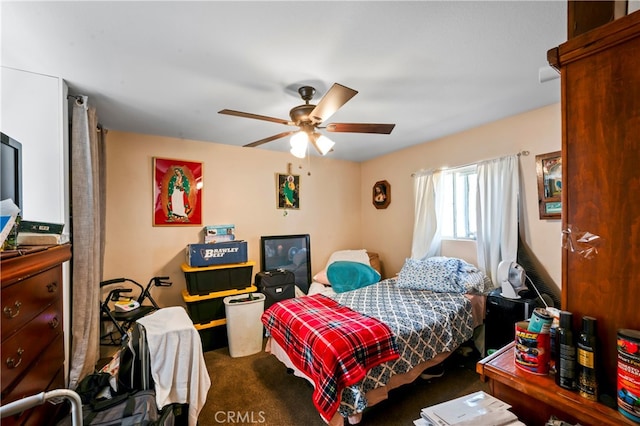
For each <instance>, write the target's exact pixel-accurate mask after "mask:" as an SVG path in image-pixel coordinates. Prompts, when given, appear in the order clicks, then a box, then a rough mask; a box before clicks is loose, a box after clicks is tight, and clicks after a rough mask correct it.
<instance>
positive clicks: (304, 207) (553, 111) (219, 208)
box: [104, 104, 561, 306]
mask: <svg viewBox="0 0 640 426" xmlns="http://www.w3.org/2000/svg"><path fill="white" fill-rule="evenodd" d="M560 130H561V121H560V105H559V104H556V105H551V106H548V107H544V108H540V109H538V110H534V111H531V112H528V113H525V114H520V115H517V116H514V117H510V118H507V119H504V120H500V121H496V122H494V123H490V124H488V125H485V126H481V127H478V128H474V129H471V130H468V131H465V132H462V133H459V134H456V135H452V136H448V137H446V138H442V139H439V140H435V141H432V142H428V143H424V144H422V145H419V146H415V147H412V148H408V149H404V150H401V151H397V152H395V153H392V154H389V155H385V156H382V157H379V158H376V159H373V160H370V161H367V162H363V163H353V162H348V161H340V160H334V159H331V158H318V157H315V156H314V157H312V158H311V159H310V160H306V159H305V160H298V159H296V158H294V157H292V156H291V155H290V154H289V153H281V152H273V151H269V150H265V149H259V148H257V149H249V148H242V147H234V146H228V145H221V144H213V143H206V142H198V141H189V140H182V139H174V138H164V137H157V136H149V135H140V134H132V133H122V132H115V131H110V132H108V134H107V239H106V257H105V274H104V277H105V279H108V278H115V277H121V276H125V277H130V278H134V279H136V280H138V281H140V282H143V283H146V282H147V281H148V280H149V278H151V277H152V276H154V275H168V276H170V277H171V279H172V281H173V282H174V286H173V287H172V288H168V289H160V290H156V291H155V292H154V297H156V300H157V301H158V302H159V303H160V304H161V305H164V306H167V305H177V304H182V303H183V301H182V296H181V291H182V290H183V289H184V288H185V281H184V275H183V273H182V270H181V268H180V266H181V264H182V263H183V262H184V248H185V247H186V245H187V244H190V243H196V242H200V241H201V239H202V233H201V232H202V227H201V226H195V227H173V226H172V227H153V226H152V199H153V195H152V194H153V192H152V176H153V172H152V158H153V157H154V156H155V157H161V158H176V159H184V160H191V161H202V162H204V190H203V222H204V224H210V225H212V224H223V223H233V224H235V225H236V234H237V236H238V238H241V239H244V240H247V241H248V248H249V259H250V260H254V261H255V262H256V265H257V266H256V268H255V269H254V273H255V272H257V269H258V268H259V264H260V248H259V244H258V243H259V238H260V236H261V235H280V234H301V233H304V234H306V233H308V234H310V235H311V254H312V259H311V264H312V272H313V273H316V272H318V271H319V270H320V269H322V268H323V267H324V265H325V263H326V261H327V259H328V257H329V255H330V254H331V252H333V251H334V250H338V249H353V248H366V249H368V250H371V251H376V252H378V253H379V254H380V258H381V261H382V263H383V273H384V275H385V276H392V275H394V274H396V273H397V272H398V271H399V270H400V268H401V267H402V264H403V262H404V259H405V258H406V257H408V256H409V255H410V251H411V234H412V228H413V195H412V193H413V182H412V178H411V174H412V173H413V172H415V171H417V170H419V169H430V168H442V167H445V166H459V165H464V164H469V163H473V162H477V161H479V160H485V159H491V158H496V157H500V156H504V155H508V154H515V153H516V152H519V151H522V150H527V151H529V152H530V155H529V156H522V157H520V166H521V171H522V176H523V178H524V179H523V183H522V202H523V205H524V206H525V209H524V210H525V211H524V214H523V218H524V221H523V224H522V225H523V226H522V227H523V230H524V235H525V240H526V242H527V244H528V245H529V246H530V247H531V248H532V250H533V252H534V253H535V255H536V256H537V257H538V260H539V262H540V263H541V264H542V265H543V266H544V268H545V269H546V272H547V273H548V275H549V276H550V277H551V279H553V280H554V281H555V283H556V284H557V286H558V287H560V276H561V273H560V272H561V251H560V221H559V220H540V219H539V216H538V207H537V181H536V168H535V156H536V155H538V154H543V153H547V152H552V151H558V150H560V145H561V132H560ZM389 143H391V144H393V134H392V135H391V136H390V139H389ZM309 161H310V162H309ZM288 163H292V172H293V173H294V174H299V175H300V179H301V184H300V187H301V193H302V195H301V208H300V210H298V211H289V212H288V214H287V215H286V216H285V215H283V211H282V210H279V209H277V208H276V189H275V174H276V173H285V172H286V171H287V164H288ZM300 167H301V168H300ZM307 173H311V175H310V176H309V175H307ZM378 180H387V181H388V182H389V183H390V184H391V204H390V205H389V207H388V208H387V209H384V210H378V209H376V208H375V207H374V206H373V204H372V203H371V191H372V187H373V184H374V183H375V182H376V181H378ZM358 194H359V196H358ZM443 254H445V255H450V256H459V257H462V258H464V259H467V260H469V261H471V262H475V246H474V244H469V243H466V244H465V243H458V242H447V243H445V244H444V246H443Z"/></svg>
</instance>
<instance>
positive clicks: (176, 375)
mask: <svg viewBox="0 0 640 426" xmlns="http://www.w3.org/2000/svg"><path fill="white" fill-rule="evenodd" d="M137 322H138V323H139V324H141V325H142V326H143V327H144V328H145V331H146V334H147V343H148V345H149V353H150V355H151V375H152V377H153V381H154V382H155V391H156V402H157V404H158V409H162V407H164V406H165V405H168V404H173V403H178V404H184V403H188V404H189V426H196V424H197V421H198V415H199V414H200V410H202V406H203V405H204V403H205V401H206V400H207V392H209V387H210V386H211V379H210V378H209V373H208V371H207V366H206V365H205V362H204V356H203V355H202V342H201V341H200V336H199V335H198V331H197V330H196V329H195V327H194V326H193V322H191V319H190V318H189V315H187V312H186V311H185V310H184V308H183V307H181V306H173V307H169V308H162V309H159V310H157V311H155V312H154V313H152V314H150V315H148V316H146V317H143V318H140V319H139V320H138V321H137Z"/></svg>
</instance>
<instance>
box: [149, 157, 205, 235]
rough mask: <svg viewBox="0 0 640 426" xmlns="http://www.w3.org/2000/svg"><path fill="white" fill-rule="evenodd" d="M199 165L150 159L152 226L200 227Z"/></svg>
mask: <svg viewBox="0 0 640 426" xmlns="http://www.w3.org/2000/svg"><path fill="white" fill-rule="evenodd" d="M202 186H203V179H202V163H200V162H195V161H185V160H174V159H168V158H155V157H154V158H153V226H187V225H202Z"/></svg>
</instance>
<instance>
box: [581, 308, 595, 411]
mask: <svg viewBox="0 0 640 426" xmlns="http://www.w3.org/2000/svg"><path fill="white" fill-rule="evenodd" d="M596 343H597V342H596V319H595V318H593V317H589V316H585V317H582V332H581V333H580V337H579V338H578V391H579V393H580V396H582V397H583V398H586V399H589V400H591V401H597V400H598V377H597V375H596V374H597V370H596V366H597V357H598V354H597V349H596Z"/></svg>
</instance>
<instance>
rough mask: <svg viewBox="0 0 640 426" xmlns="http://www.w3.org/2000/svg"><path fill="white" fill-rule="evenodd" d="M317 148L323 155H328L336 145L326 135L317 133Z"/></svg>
mask: <svg viewBox="0 0 640 426" xmlns="http://www.w3.org/2000/svg"><path fill="white" fill-rule="evenodd" d="M314 136H315V140H316V147H317V148H318V150H319V151H320V153H321V154H322V155H327V153H328V152H329V151H331V149H332V148H333V146H334V145H335V144H336V143H335V142H334V141H332V140H331V139H329V138H328V137H326V136H325V135H321V134H319V133H315V134H314Z"/></svg>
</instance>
